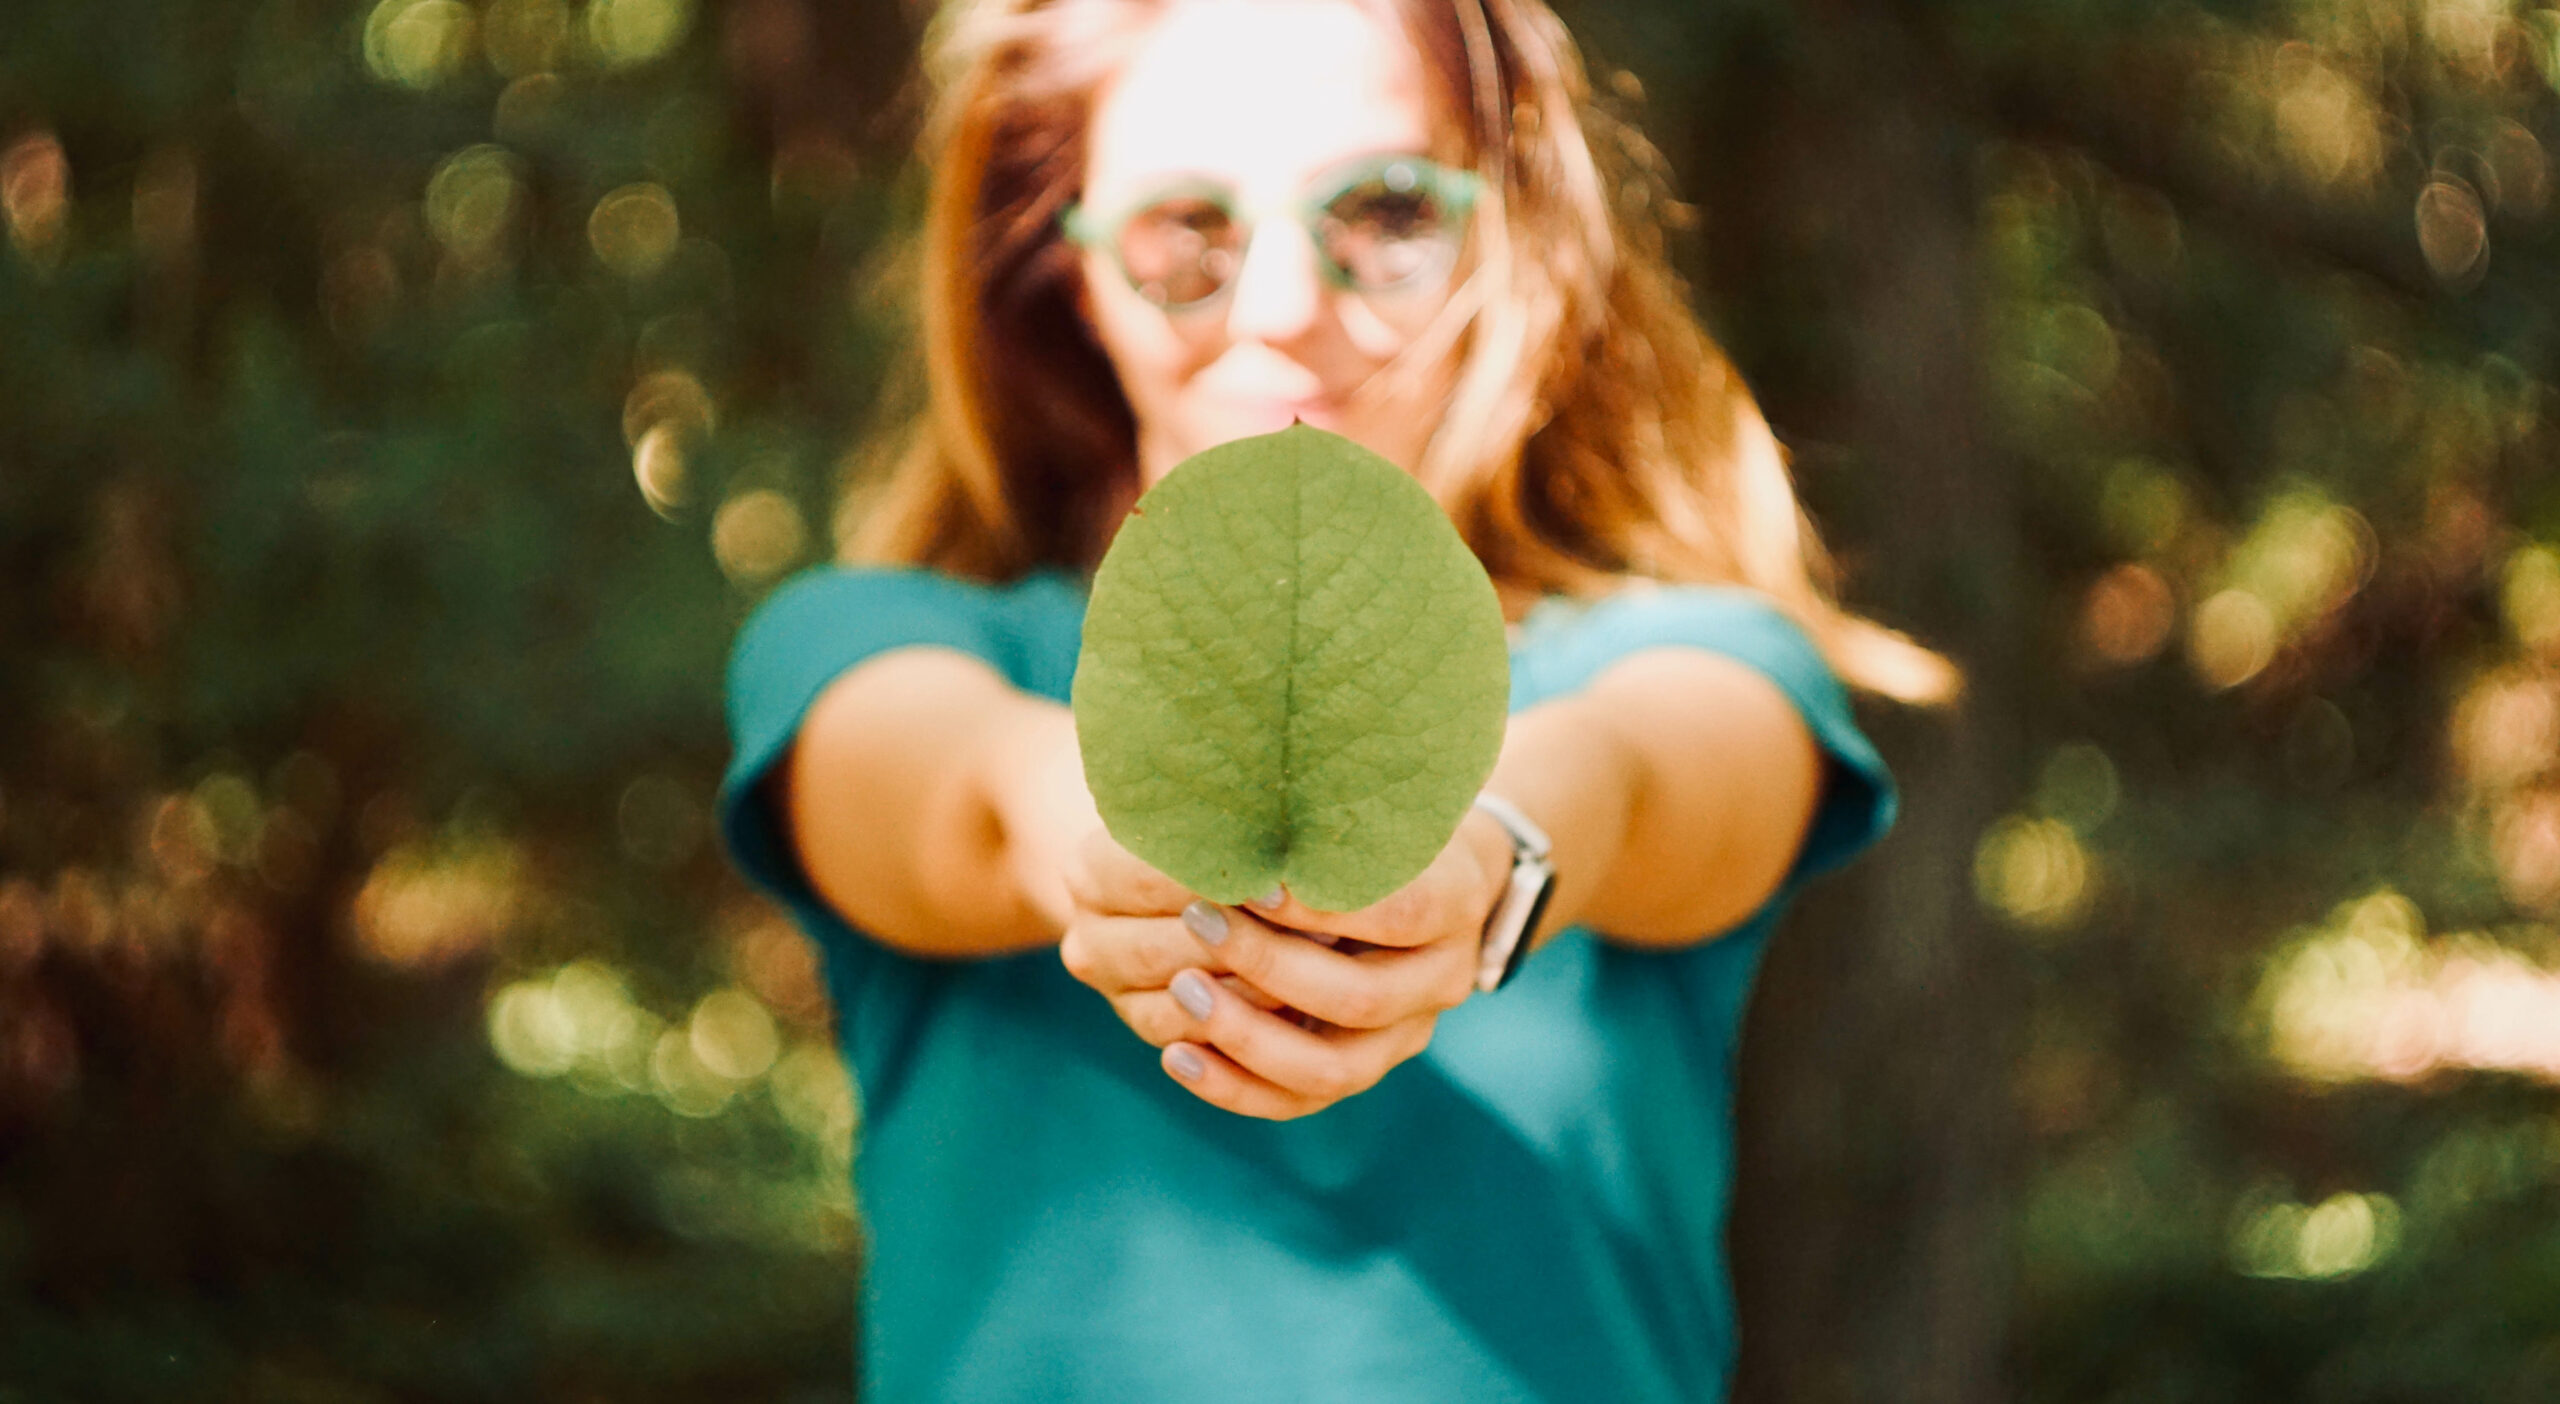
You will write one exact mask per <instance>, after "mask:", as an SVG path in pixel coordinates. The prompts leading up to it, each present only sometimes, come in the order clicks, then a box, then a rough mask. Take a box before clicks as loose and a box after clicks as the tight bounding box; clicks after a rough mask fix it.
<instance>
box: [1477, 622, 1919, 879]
mask: <svg viewBox="0 0 2560 1404" xmlns="http://www.w3.org/2000/svg"><path fill="white" fill-rule="evenodd" d="M1663 648H1687V649H1698V650H1702V651H1705V652H1708V653H1712V654H1716V655H1719V656H1722V657H1724V658H1728V659H1731V660H1733V661H1735V662H1737V663H1740V664H1742V665H1743V666H1745V667H1747V668H1749V669H1750V670H1751V671H1752V672H1754V673H1757V674H1759V675H1760V676H1761V677H1763V678H1765V679H1767V680H1768V682H1769V683H1770V684H1771V685H1772V686H1774V687H1775V689H1776V690H1777V692H1778V693H1779V694H1780V695H1781V696H1783V697H1784V698H1785V699H1786V701H1787V702H1788V703H1789V704H1790V705H1791V706H1792V707H1793V710H1794V712H1795V715H1796V717H1797V719H1798V720H1800V721H1801V722H1803V724H1804V726H1805V729H1806V730H1807V731H1808V732H1810V733H1811V735H1812V738H1813V741H1814V743H1815V745H1816V746H1817V747H1818V748H1819V749H1820V751H1821V752H1822V754H1823V756H1824V757H1825V760H1826V762H1827V766H1828V771H1829V776H1830V778H1829V781H1828V783H1827V784H1826V786H1825V791H1824V796H1823V800H1822V804H1821V808H1820V811H1819V812H1818V814H1817V816H1816V819H1815V823H1814V827H1813V831H1812V832H1811V833H1810V834H1809V835H1808V836H1807V841H1806V845H1805V850H1804V852H1803V854H1802V855H1801V856H1800V859H1799V862H1798V865H1797V868H1796V870H1795V872H1794V873H1793V874H1792V876H1791V878H1790V884H1791V885H1792V883H1793V882H1794V881H1799V880H1801V879H1802V878H1804V877H1808V876H1810V875H1812V874H1813V873H1815V872H1819V871H1823V870H1825V869H1828V868H1832V867H1836V866H1838V865H1839V864H1840V863H1841V862H1844V861H1846V860H1847V858H1848V857H1849V856H1851V855H1853V854H1855V853H1856V852H1858V851H1859V850H1861V849H1863V848H1865V847H1866V846H1867V845H1869V844H1870V843H1872V842H1874V841H1875V839H1876V838H1878V837H1879V836H1881V835H1882V834H1883V833H1884V831H1885V830H1886V829H1887V828H1888V827H1890V826H1891V824H1892V822H1893V818H1894V813H1895V810H1896V808H1897V804H1896V797H1895V792H1894V785H1893V780H1892V776H1891V774H1890V773H1889V772H1888V770H1887V769H1886V767H1885V763H1884V760H1883V757H1882V756H1881V755H1879V754H1878V753H1877V751H1876V748H1875V745H1874V743H1873V742H1872V741H1871V740H1870V739H1869V738H1868V736H1867V734H1866V732H1865V730H1864V728H1862V727H1861V726H1860V725H1859V723H1858V718H1857V713H1856V708H1855V706H1854V704H1853V702H1852V699H1851V697H1850V694H1849V689H1848V687H1847V686H1846V685H1845V684H1843V683H1842V682H1841V680H1840V677H1839V674H1838V673H1836V672H1834V671H1833V670H1832V667H1831V663H1830V660H1829V659H1828V658H1827V657H1825V656H1824V654H1823V651H1822V646H1821V645H1820V643H1818V642H1817V641H1816V640H1815V638H1814V636H1813V635H1812V633H1811V632H1809V631H1808V630H1807V629H1806V628H1805V626H1804V625H1803V623H1802V622H1800V621H1799V620H1797V619H1796V618H1795V616H1794V615H1792V614H1790V613H1789V612H1788V611H1787V610H1786V608H1785V607H1784V606H1782V605H1780V604H1779V603H1778V602H1777V601H1776V600H1774V599H1772V598H1770V597H1769V596H1767V595H1765V594H1762V593H1761V592H1759V591H1757V590H1753V589H1749V588H1746V587H1743V586H1731V585H1671V584H1656V583H1654V582H1651V581H1631V582H1629V583H1627V584H1626V585H1624V586H1623V587H1621V588H1620V589H1618V590H1616V591H1614V592H1612V593H1610V594H1608V595H1605V596H1601V597H1599V598H1596V599H1590V600H1565V599H1560V598H1559V599H1550V600H1548V601H1546V602H1544V603H1542V604H1541V605H1539V606H1538V608H1537V609H1535V610H1533V611H1532V612H1531V613H1530V615H1529V617H1528V618H1527V619H1525V620H1523V621H1522V623H1521V632H1520V636H1519V638H1518V640H1517V641H1516V643H1515V649H1514V654H1513V660H1512V666H1513V674H1512V677H1513V695H1514V706H1515V707H1525V706H1528V705H1530V704H1532V703H1535V702H1539V701H1543V700H1545V699H1546V698H1549V697H1556V696H1562V695H1564V694H1567V693H1572V692H1579V691H1581V690H1583V689H1585V688H1587V687H1588V686H1589V685H1590V684H1591V682H1592V681H1593V680H1594V679H1595V678H1597V677H1599V675H1600V674H1602V673H1603V672H1606V671H1608V670H1609V669H1610V668H1611V667H1612V666H1613V665H1615V664H1617V663H1619V662H1620V661H1622V660H1625V659H1628V658H1630V657H1633V656H1635V655H1637V654H1640V653H1646V652H1650V651H1652V650H1655V649H1663Z"/></svg>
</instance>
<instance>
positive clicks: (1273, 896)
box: [1245, 887, 1289, 912]
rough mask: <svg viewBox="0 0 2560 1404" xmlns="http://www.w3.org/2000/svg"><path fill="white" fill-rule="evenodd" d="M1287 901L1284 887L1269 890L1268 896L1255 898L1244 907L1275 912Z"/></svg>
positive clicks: (1287, 893)
mask: <svg viewBox="0 0 2560 1404" xmlns="http://www.w3.org/2000/svg"><path fill="white" fill-rule="evenodd" d="M1288 900H1289V890H1288V889H1287V888H1285V887H1275V888H1273V889H1271V891H1270V893H1269V894H1268V895H1266V896H1261V897H1256V898H1254V899H1253V900H1252V901H1250V902H1248V903H1246V904H1245V905H1246V906H1249V907H1260V908H1261V909H1263V910H1264V911H1266V912H1276V911H1278V910H1280V904H1281V903H1283V902H1286V901H1288Z"/></svg>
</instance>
